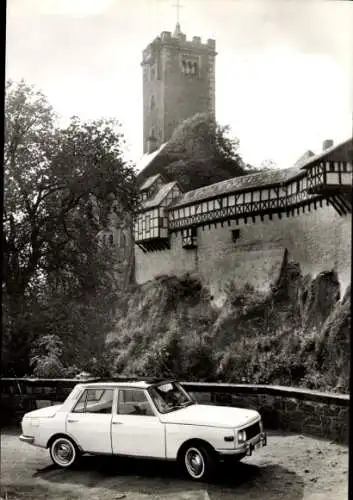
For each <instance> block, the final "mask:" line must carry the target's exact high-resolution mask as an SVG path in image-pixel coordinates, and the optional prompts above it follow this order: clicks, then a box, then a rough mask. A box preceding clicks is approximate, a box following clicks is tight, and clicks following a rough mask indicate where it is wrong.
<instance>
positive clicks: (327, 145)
mask: <svg viewBox="0 0 353 500" xmlns="http://www.w3.org/2000/svg"><path fill="white" fill-rule="evenodd" d="M332 146H333V140H332V139H325V140H324V142H323V143H322V151H326V149H328V148H331V147H332Z"/></svg>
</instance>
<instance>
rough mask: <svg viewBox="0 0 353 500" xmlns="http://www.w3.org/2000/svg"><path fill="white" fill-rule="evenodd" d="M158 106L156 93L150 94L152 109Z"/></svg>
mask: <svg viewBox="0 0 353 500" xmlns="http://www.w3.org/2000/svg"><path fill="white" fill-rule="evenodd" d="M155 106H156V99H155V97H154V95H151V96H150V111H152V109H154V108H155Z"/></svg>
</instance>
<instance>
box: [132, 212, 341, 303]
mask: <svg viewBox="0 0 353 500" xmlns="http://www.w3.org/2000/svg"><path fill="white" fill-rule="evenodd" d="M232 229H239V230H240V234H239V238H238V239H237V240H236V242H233V241H232ZM197 240H198V247H197V248H196V249H189V250H186V249H184V248H182V241H181V234H180V233H178V234H177V235H176V234H175V233H173V234H171V240H170V243H171V248H170V250H163V251H159V252H149V253H143V252H142V251H141V250H140V249H139V248H137V247H136V246H135V257H136V280H137V282H138V283H144V282H146V281H148V280H150V279H153V278H155V277H156V276H158V275H162V274H176V275H181V274H183V273H185V272H193V273H196V274H198V275H199V276H200V277H201V279H202V281H203V282H204V283H205V285H207V286H209V287H210V290H211V293H212V294H213V295H214V297H215V299H216V300H220V299H221V297H222V289H223V287H224V286H225V285H226V283H227V282H229V281H230V280H232V281H234V283H235V285H236V286H239V287H241V286H243V285H244V284H245V283H249V284H252V285H253V286H255V287H256V288H259V289H266V288H268V286H269V285H270V284H271V283H272V282H273V281H274V280H275V279H276V278H277V276H278V274H279V272H280V269H281V264H282V261H283V256H284V251H285V249H288V251H289V255H290V257H291V258H292V259H293V260H295V261H296V262H298V263H299V264H300V266H301V269H302V272H303V273H305V274H309V273H310V274H311V275H312V276H315V275H316V274H318V273H319V272H321V271H324V270H331V269H335V270H336V271H337V273H338V276H339V280H340V283H341V287H342V292H344V290H345V288H346V287H347V285H348V284H349V283H350V279H351V215H348V216H344V217H341V216H339V215H338V214H337V212H335V210H334V209H333V208H332V207H331V206H326V205H324V206H323V207H322V208H318V209H317V210H314V209H312V210H311V211H310V212H308V211H307V212H306V213H301V214H300V215H295V216H290V217H288V218H287V217H286V216H282V219H279V218H278V217H277V216H274V217H273V219H272V221H271V220H269V218H268V216H265V217H264V221H263V222H261V221H260V219H259V218H257V219H256V223H253V222H250V221H248V224H245V223H244V222H243V221H241V222H239V225H236V223H235V222H232V223H231V225H230V226H228V224H227V223H224V226H223V227H221V224H217V227H215V226H214V225H211V227H210V228H209V227H208V226H206V227H205V228H204V229H202V228H198V229H197Z"/></svg>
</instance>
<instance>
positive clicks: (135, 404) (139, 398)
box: [118, 389, 154, 416]
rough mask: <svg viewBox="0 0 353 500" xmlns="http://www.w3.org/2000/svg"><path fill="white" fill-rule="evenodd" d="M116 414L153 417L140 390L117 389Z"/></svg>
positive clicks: (148, 404) (150, 408) (145, 397)
mask: <svg viewBox="0 0 353 500" xmlns="http://www.w3.org/2000/svg"><path fill="white" fill-rule="evenodd" d="M118 413H119V414H120V415H147V416H154V413H153V410H152V407H151V404H150V402H149V401H148V399H147V396H146V394H145V392H144V391H143V390H140V389H119V398H118Z"/></svg>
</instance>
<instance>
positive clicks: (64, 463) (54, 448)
mask: <svg viewBox="0 0 353 500" xmlns="http://www.w3.org/2000/svg"><path fill="white" fill-rule="evenodd" d="M50 456H51V459H52V460H53V462H54V463H55V465H58V466H59V467H62V468H65V469H66V468H68V467H71V466H72V465H74V464H75V463H76V462H77V460H78V457H79V451H78V449H77V447H76V445H75V443H74V442H73V441H71V439H69V438H67V437H64V436H61V437H58V438H56V439H55V440H54V441H53V442H52V444H51V445H50Z"/></svg>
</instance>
